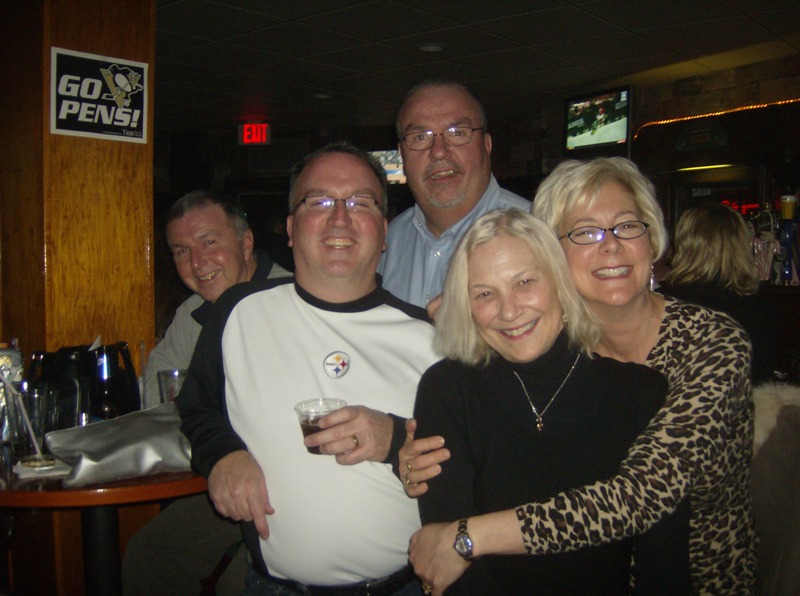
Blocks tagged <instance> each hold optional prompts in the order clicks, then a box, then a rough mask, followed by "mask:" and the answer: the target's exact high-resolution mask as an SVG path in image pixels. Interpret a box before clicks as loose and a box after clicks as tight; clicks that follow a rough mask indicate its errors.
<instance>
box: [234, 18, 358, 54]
mask: <svg viewBox="0 0 800 596" xmlns="http://www.w3.org/2000/svg"><path fill="white" fill-rule="evenodd" d="M228 41H229V42H230V43H233V44H236V45H239V46H244V47H247V48H255V49H258V50H263V51H266V52H277V53H282V54H289V55H291V56H296V57H299V58H303V57H307V56H313V55H314V54H324V53H327V52H330V51H333V50H341V49H344V48H349V47H352V46H358V45H363V44H364V43H366V41H367V38H365V37H360V36H357V35H345V34H343V33H340V32H338V31H335V30H330V29H320V28H318V27H311V26H309V25H306V24H303V23H295V22H292V23H283V24H282V25H279V26H277V27H270V28H268V29H262V30H259V31H254V32H251V33H246V34H244V35H240V36H237V37H234V38H231V39H229V40H228Z"/></svg>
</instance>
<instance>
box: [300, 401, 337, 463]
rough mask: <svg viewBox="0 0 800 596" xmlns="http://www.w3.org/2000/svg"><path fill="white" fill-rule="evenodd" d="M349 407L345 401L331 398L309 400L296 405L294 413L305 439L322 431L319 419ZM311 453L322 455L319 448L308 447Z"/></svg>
mask: <svg viewBox="0 0 800 596" xmlns="http://www.w3.org/2000/svg"><path fill="white" fill-rule="evenodd" d="M346 405H347V402H345V401H344V400H343V399H335V398H331V397H318V398H316V399H307V400H306V401H301V402H300V403H299V404H297V405H295V407H294V411H295V412H297V419H298V420H299V421H300V430H302V431H303V438H305V437H307V436H308V435H313V434H314V433H316V432H319V431H320V430H322V429H321V428H320V427H319V419H320V418H322V417H323V416H326V415H327V414H330V413H331V412H335V411H336V410H339V409H341V408H343V407H345V406H346ZM306 449H307V450H308V452H309V453H314V454H316V455H320V451H319V447H306Z"/></svg>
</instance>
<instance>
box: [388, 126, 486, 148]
mask: <svg viewBox="0 0 800 596" xmlns="http://www.w3.org/2000/svg"><path fill="white" fill-rule="evenodd" d="M476 130H484V127H483V126H479V127H477V128H470V127H469V126H451V127H450V128H445V129H444V130H443V131H442V132H433V131H432V130H424V131H419V132H410V133H408V134H407V135H403V136H402V137H400V138H401V139H402V140H403V141H405V143H406V147H408V148H409V149H411V150H412V151H424V150H425V149H430V148H431V147H432V146H433V139H434V137H442V140H444V142H445V144H447V145H450V146H451V147H458V146H459V145H466V144H467V143H469V142H470V141H471V140H472V133H473V132H475V131H476Z"/></svg>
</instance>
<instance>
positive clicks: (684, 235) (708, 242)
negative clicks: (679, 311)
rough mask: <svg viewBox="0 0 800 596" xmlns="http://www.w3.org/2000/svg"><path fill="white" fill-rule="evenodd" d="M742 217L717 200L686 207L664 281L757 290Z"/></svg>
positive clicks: (743, 291) (745, 291)
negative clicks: (716, 201)
mask: <svg viewBox="0 0 800 596" xmlns="http://www.w3.org/2000/svg"><path fill="white" fill-rule="evenodd" d="M750 240H751V234H750V231H749V230H748V229H747V225H746V224H745V221H744V218H743V217H742V216H741V215H739V213H737V212H736V211H734V210H733V209H731V208H730V207H728V206H727V205H722V204H721V203H703V204H700V205H697V206H696V207H692V208H691V209H687V210H686V211H685V212H684V213H683V215H681V218H680V220H678V225H677V227H676V228H675V239H674V240H673V247H674V252H673V254H672V257H671V258H670V267H671V269H670V271H669V272H668V273H667V275H666V276H665V278H664V282H665V283H666V284H669V285H672V286H685V285H691V284H695V285H696V284H703V285H713V286H716V287H720V288H724V289H726V290H733V291H734V292H736V293H737V294H739V295H748V294H755V293H756V292H758V285H759V277H758V270H757V269H756V266H755V261H754V260H753V253H752V249H751V247H750V246H751V245H750Z"/></svg>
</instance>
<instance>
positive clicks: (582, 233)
mask: <svg viewBox="0 0 800 596" xmlns="http://www.w3.org/2000/svg"><path fill="white" fill-rule="evenodd" d="M649 227H650V224H647V223H644V222H643V221H623V222H622V223H618V224H617V225H615V226H614V227H613V228H599V227H597V226H582V227H580V228H575V229H574V230H572V231H570V232H567V233H566V234H564V235H563V236H559V237H558V239H559V240H561V239H562V238H569V239H570V240H571V241H572V242H574V243H575V244H594V243H595V242H600V241H601V240H602V239H603V238H605V235H606V232H611V233H612V234H614V236H616V237H617V238H619V239H620V240H633V239H634V238H638V237H639V236H643V235H644V233H645V232H646V231H647V228H649Z"/></svg>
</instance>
